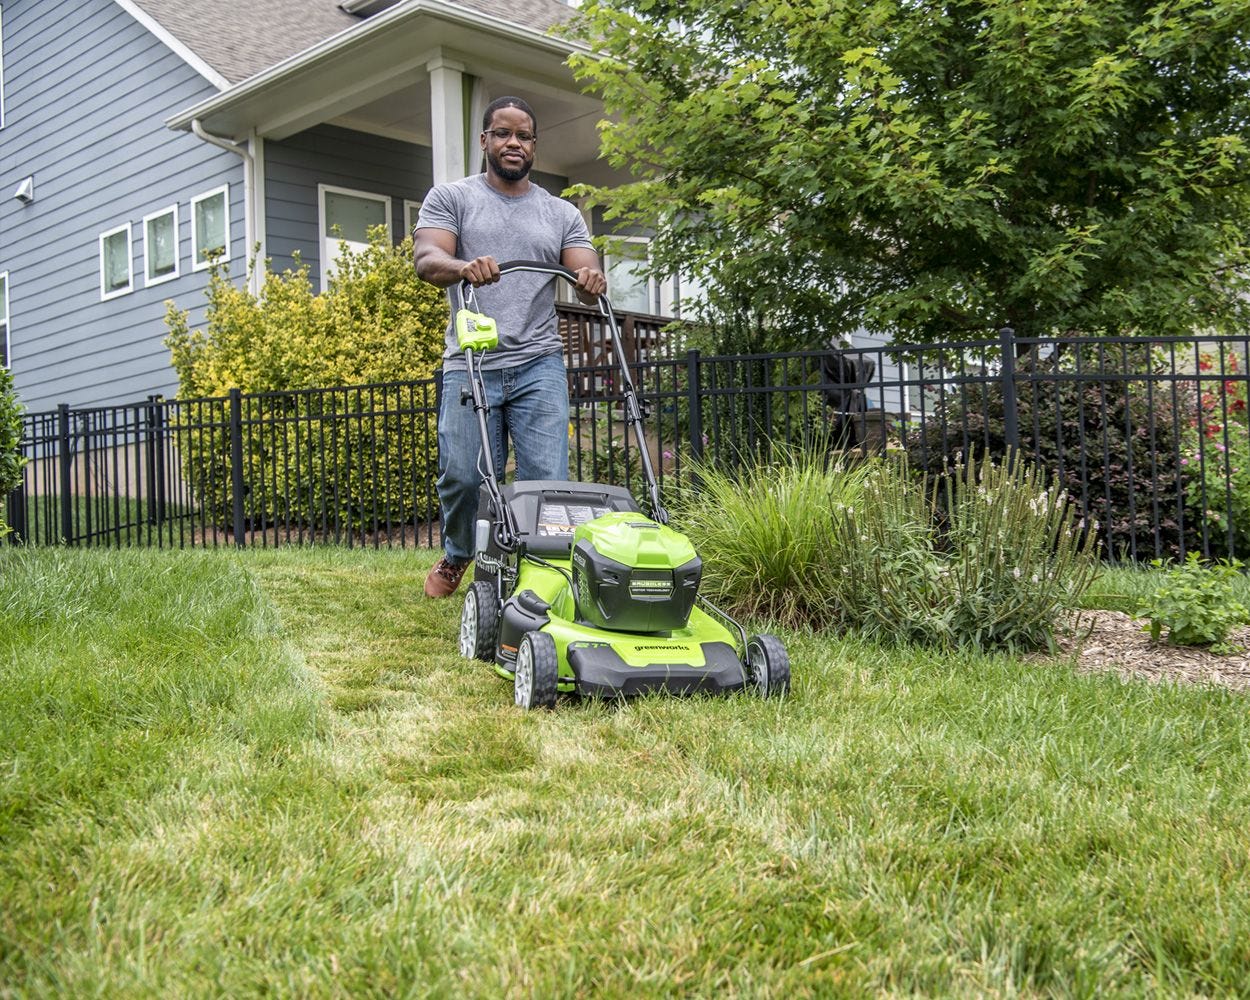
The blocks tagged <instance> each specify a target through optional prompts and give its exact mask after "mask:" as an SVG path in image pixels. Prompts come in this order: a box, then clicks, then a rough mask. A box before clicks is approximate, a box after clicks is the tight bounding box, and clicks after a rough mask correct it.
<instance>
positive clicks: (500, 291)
mask: <svg viewBox="0 0 1250 1000" xmlns="http://www.w3.org/2000/svg"><path fill="white" fill-rule="evenodd" d="M416 228H417V229H445V230H447V231H448V232H450V233H454V234H455V236H456V256H457V257H459V258H460V259H461V260H472V259H473V258H474V257H486V256H490V257H494V258H495V260H497V261H498V262H499V263H501V264H502V263H504V262H505V261H509V260H537V261H547V262H550V263H553V264H558V263H559V262H560V254H561V253H562V252H563V251H564V250H565V249H567V248H569V247H590V246H591V242H590V232H589V231H588V230H587V229H586V222H585V220H583V219H582V216H581V213H580V212H578V210H577V208H576V207H575V206H574V205H572V204H570V203H569V202H567V201H564V200H563V199H562V198H557V197H555V196H554V195H551V194H549V193H548V192H546V191H544V190H543V189H542V188H540V187H539V186H538V185H537V184H533V183H531V184H530V187H529V190H528V191H527V192H526V193H525V194H523V195H520V196H519V197H515V198H513V197H509V196H508V195H505V194H501V193H500V192H498V191H496V190H495V189H494V188H493V187H491V186H490V185H489V184H488V183H487V182H486V175H485V174H474V175H473V176H472V177H466V178H464V179H463V180H459V181H452V182H451V183H450V184H440V185H438V187H436V188H434V189H433V190H432V191H430V193H429V194H428V195H426V198H425V201H424V202H422V204H421V213H420V215H419V216H418V217H417V226H416ZM563 280H564V279H563V278H555V277H549V276H547V275H543V274H533V273H531V272H529V271H517V272H515V273H513V274H506V275H504V276H503V277H502V278H501V279H500V280H499V281H498V282H496V283H495V284H493V285H484V286H483V287H481V288H478V289H475V290H474V294H475V295H476V297H477V310H476V311H477V312H481V313H485V314H486V315H487V316H490V317H491V318H492V319H494V320H495V325H496V327H497V328H498V330H499V346H498V347H497V348H496V349H494V350H492V351H487V352H486V354H485V355H483V357H482V367H483V368H488V369H489V368H504V367H511V366H513V365H519V364H523V363H524V362H526V361H532V360H533V359H534V358H537V357H541V356H543V355H544V354H559V353H561V352H562V351H563V350H564V345H563V343H562V342H561V340H560V331H559V328H558V326H557V324H556V305H555V282H556V281H563ZM456 288H457V286H456V285H452V286H451V287H450V288H449V289H448V290H447V295H448V299H449V300H450V302H451V309H452V315H451V323H450V324H448V327H447V349H446V351H445V352H444V353H443V368H444V370H446V371H461V370H463V369H464V355H463V354H462V353H461V352H460V350H459V348H458V347H457V344H456V312H455V310H456V305H457V301H458V296H457V293H456Z"/></svg>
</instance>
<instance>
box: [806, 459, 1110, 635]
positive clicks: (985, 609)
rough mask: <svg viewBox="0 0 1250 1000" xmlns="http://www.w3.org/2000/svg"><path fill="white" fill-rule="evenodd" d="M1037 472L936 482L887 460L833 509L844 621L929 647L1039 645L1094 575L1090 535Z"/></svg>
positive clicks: (992, 469)
mask: <svg viewBox="0 0 1250 1000" xmlns="http://www.w3.org/2000/svg"><path fill="white" fill-rule="evenodd" d="M1083 529H1084V526H1083V525H1082V524H1080V523H1079V522H1078V520H1077V516H1076V513H1075V512H1074V511H1073V510H1072V509H1071V507H1070V505H1069V503H1068V500H1067V498H1066V496H1065V495H1064V493H1063V490H1062V489H1061V488H1060V487H1059V486H1058V485H1051V486H1049V487H1047V486H1045V485H1044V478H1043V474H1042V473H1041V472H1040V470H1038V469H1036V468H1034V467H1029V466H1027V465H1025V463H1023V462H1017V463H1016V465H1015V468H1014V469H1009V468H1007V467H1006V466H1002V465H996V464H995V463H994V462H992V461H991V460H990V459H988V458H986V459H982V460H981V461H980V462H976V463H970V464H968V465H966V466H960V467H958V468H957V469H956V470H954V474H952V475H948V476H945V477H942V478H941V479H938V480H932V481H931V480H928V479H918V478H916V477H914V476H912V475H909V473H908V470H907V469H906V467H905V463H904V465H903V466H902V467H900V466H894V465H888V464H882V465H878V466H877V467H876V471H875V473H874V475H872V476H871V477H869V478H868V480H867V481H866V482H865V484H864V490H863V497H862V499H861V502H860V504H859V506H858V507H856V508H854V509H852V508H850V507H849V506H848V507H846V508H845V509H839V510H835V511H834V532H835V535H836V538H837V548H838V549H839V550H840V557H841V559H842V566H841V570H840V572H839V573H837V574H835V575H834V576H833V577H832V578H831V580H830V591H831V597H832V598H833V600H834V601H835V602H836V604H837V606H838V607H840V608H841V609H842V618H843V620H844V622H845V624H846V625H848V626H852V627H855V628H859V629H861V630H863V631H866V632H868V633H870V634H873V635H876V636H879V637H881V638H887V639H892V638H897V639H907V640H910V641H913V642H919V643H923V644H925V645H932V646H973V647H976V648H978V649H984V650H989V649H1020V650H1027V649H1037V648H1041V647H1046V646H1050V645H1052V640H1053V633H1054V628H1055V626H1056V624H1057V622H1058V620H1059V618H1060V616H1061V615H1062V614H1063V613H1064V612H1066V611H1069V610H1072V609H1074V608H1076V607H1078V606H1079V601H1080V597H1081V594H1082V593H1083V592H1084V590H1085V589H1086V588H1087V587H1088V586H1089V584H1090V583H1091V582H1092V580H1093V579H1094V576H1095V573H1096V570H1097V556H1096V552H1095V543H1094V537H1093V533H1092V532H1089V531H1085V530H1083Z"/></svg>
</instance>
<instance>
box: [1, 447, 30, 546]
mask: <svg viewBox="0 0 1250 1000" xmlns="http://www.w3.org/2000/svg"><path fill="white" fill-rule="evenodd" d="M18 454H19V455H20V454H21V451H20V449H19V451H18ZM5 507H6V513H5V523H7V524H8V526H9V528H10V534H9V536H8V538H9V542H10V543H14V542H25V541H27V540H28V539H27V537H26V487H25V486H24V485H23V484H22V483H18V484H17V485H16V486H14V487H13V490H12V492H11V493H9V495H8V497H7V498H6V499H5Z"/></svg>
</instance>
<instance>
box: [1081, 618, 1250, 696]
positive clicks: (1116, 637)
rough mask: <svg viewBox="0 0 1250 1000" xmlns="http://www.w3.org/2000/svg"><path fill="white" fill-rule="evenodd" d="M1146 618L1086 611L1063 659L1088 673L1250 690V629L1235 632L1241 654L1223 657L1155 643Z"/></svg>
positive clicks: (1199, 649) (1233, 639)
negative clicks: (1107, 673)
mask: <svg viewBox="0 0 1250 1000" xmlns="http://www.w3.org/2000/svg"><path fill="white" fill-rule="evenodd" d="M1148 625H1149V623H1148V622H1147V621H1146V620H1145V619H1140V618H1133V617H1131V616H1130V615H1126V614H1125V613H1124V612H1122V611H1082V612H1081V613H1080V614H1079V615H1078V616H1077V617H1076V619H1075V621H1074V622H1073V623H1072V624H1071V625H1070V626H1069V627H1068V628H1066V629H1064V630H1063V631H1062V632H1061V633H1060V635H1059V636H1058V639H1057V641H1058V644H1059V647H1060V650H1061V651H1062V653H1061V655H1063V656H1066V657H1068V658H1070V659H1071V660H1072V661H1073V662H1074V663H1075V665H1076V668H1077V670H1079V671H1081V672H1083V673H1105V672H1113V673H1117V674H1119V675H1120V676H1121V677H1125V678H1144V679H1145V680H1149V681H1156V682H1158V681H1170V682H1174V683H1181V684H1215V685H1220V686H1221V687H1226V688H1230V689H1233V690H1237V691H1247V690H1250V626H1242V627H1240V628H1235V629H1233V630H1232V631H1231V632H1230V633H1229V641H1230V644H1231V645H1233V646H1239V647H1241V651H1240V652H1235V653H1230V654H1225V655H1220V654H1217V653H1212V652H1211V651H1210V650H1209V649H1205V648H1202V647H1198V646H1175V645H1173V644H1171V643H1169V642H1166V641H1162V642H1153V641H1151V638H1150V632H1149V631H1148V630H1147V628H1148Z"/></svg>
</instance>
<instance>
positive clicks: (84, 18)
mask: <svg viewBox="0 0 1250 1000" xmlns="http://www.w3.org/2000/svg"><path fill="white" fill-rule="evenodd" d="M4 30H5V39H4V41H5V53H4V55H5V98H6V101H5V103H6V111H7V112H8V114H7V118H6V125H7V127H6V128H5V129H4V130H3V132H0V193H3V192H5V191H11V190H12V189H13V188H15V187H16V185H17V183H18V182H19V181H20V180H21V178H22V177H25V176H27V175H28V174H33V175H34V177H35V194H36V200H35V202H34V203H33V204H31V205H29V206H22V205H20V204H19V203H18V202H16V201H15V200H13V199H11V198H0V270H7V271H8V272H9V287H10V302H9V308H10V316H11V324H12V368H13V373H14V377H15V381H16V384H17V389H18V392H19V394H20V396H21V398H22V401H23V402H24V403H25V404H26V406H27V408H28V409H30V410H43V409H49V408H51V407H53V406H55V405H56V404H57V403H61V402H66V403H70V404H73V405H94V404H104V403H115V402H124V401H129V400H133V399H141V398H143V397H144V396H146V395H148V394H150V393H153V392H162V393H166V394H172V393H173V392H174V390H175V389H176V378H175V376H174V373H173V370H172V368H171V367H170V364H169V352H168V350H167V349H166V348H165V347H164V344H163V343H162V341H163V340H164V337H165V334H166V329H165V324H164V315H165V302H166V300H167V299H173V300H175V301H176V302H177V303H178V305H179V306H180V307H181V308H189V309H191V310H192V318H193V321H195V320H196V319H197V318H202V316H203V311H204V305H203V304H204V294H203V292H204V287H205V285H206V283H207V275H206V272H203V271H193V270H192V268H191V218H190V199H191V198H192V197H193V196H195V195H198V194H201V193H203V192H205V191H208V190H211V189H213V188H216V187H220V186H221V185H222V184H224V183H229V184H230V193H231V203H232V204H231V259H232V262H233V267H232V270H233V272H234V273H235V274H237V275H242V274H243V272H244V270H245V265H244V260H245V247H244V218H243V171H242V163H241V161H240V159H239V158H238V157H237V156H234V155H232V154H230V153H227V152H225V151H223V150H220V149H217V148H216V147H213V146H210V145H208V144H206V143H203V142H201V141H200V140H198V139H196V138H195V137H194V136H191V135H188V134H184V133H174V132H170V131H169V130H168V129H166V128H165V127H164V125H163V124H162V122H163V120H164V118H165V117H166V116H167V115H169V114H171V113H173V112H175V111H177V110H180V109H182V108H185V107H187V106H189V105H191V104H193V103H195V102H196V101H198V100H202V99H203V98H204V97H207V96H209V95H210V94H212V93H214V92H215V91H214V88H212V87H211V85H209V84H208V83H207V82H206V81H205V80H204V79H203V78H202V77H201V76H200V75H199V74H197V73H196V72H195V71H194V70H192V69H191V68H190V67H189V66H187V65H186V64H185V63H184V62H183V61H182V60H181V59H180V58H179V57H178V56H176V55H175V54H174V53H172V52H171V51H169V50H168V49H167V48H165V46H164V45H163V44H162V43H160V42H159V40H157V39H156V38H155V36H153V35H152V34H151V33H149V32H148V31H147V30H146V29H144V28H143V27H142V26H141V25H139V24H138V23H137V22H135V21H134V20H133V19H132V18H131V17H130V16H129V15H128V14H127V13H126V12H125V11H124V10H123V9H122V8H121V7H119V6H118V5H117V4H116V3H113V2H112V0H6V2H5V4H4ZM171 204H177V206H178V215H179V218H178V223H179V248H180V252H179V271H180V275H179V277H178V278H177V279H175V280H173V281H169V282H164V283H161V284H157V285H154V286H152V287H151V288H147V287H145V282H144V277H143V233H142V220H143V217H144V216H145V215H147V214H149V213H151V212H154V211H158V210H160V209H163V208H166V207H168V206H169V205H171ZM126 222H129V223H131V226H132V236H133V242H132V254H133V258H132V259H133V266H134V274H135V280H134V291H133V292H131V293H130V294H128V295H123V296H120V297H118V298H115V299H110V300H108V301H101V299H100V290H99V288H100V285H99V282H100V262H99V236H100V233H102V232H104V231H105V230H109V229H113V228H115V227H117V226H119V225H122V224H124V223H126Z"/></svg>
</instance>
